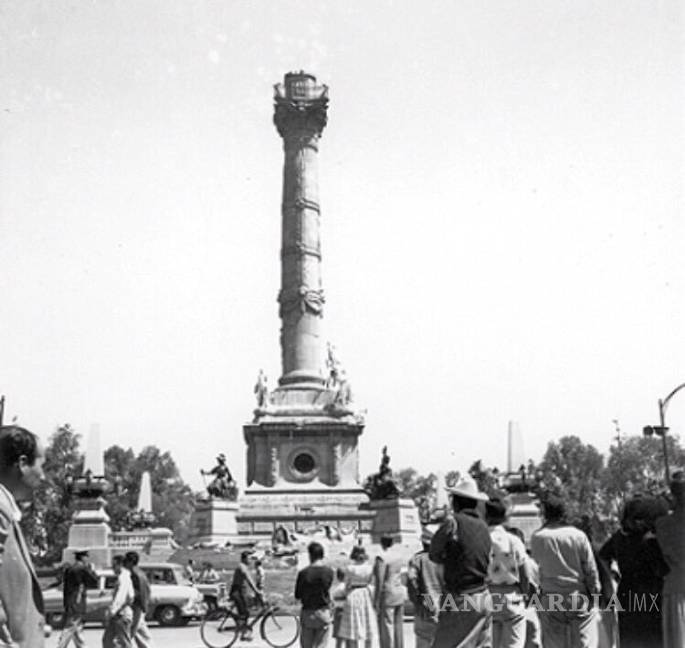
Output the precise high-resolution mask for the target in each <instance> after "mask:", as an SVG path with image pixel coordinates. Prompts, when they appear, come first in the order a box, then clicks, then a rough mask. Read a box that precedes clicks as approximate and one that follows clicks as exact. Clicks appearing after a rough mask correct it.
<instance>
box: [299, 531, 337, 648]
mask: <svg viewBox="0 0 685 648" xmlns="http://www.w3.org/2000/svg"><path fill="white" fill-rule="evenodd" d="M307 552H308V553H309V565H308V566H307V567H305V568H304V569H302V570H301V571H300V572H299V573H298V574H297V581H296V583H295V598H296V599H297V600H298V601H300V602H301V603H302V612H301V615H300V621H301V624H302V629H301V632H300V645H301V646H302V648H325V647H326V646H327V645H328V639H329V636H330V632H331V628H332V625H333V615H332V611H331V607H332V605H331V595H330V589H331V585H332V584H333V570H332V569H331V568H330V567H328V566H326V565H324V564H323V558H324V550H323V546H322V545H320V544H319V543H318V542H312V543H310V544H309V546H308V547H307Z"/></svg>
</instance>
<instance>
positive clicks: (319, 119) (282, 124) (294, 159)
mask: <svg viewBox="0 0 685 648" xmlns="http://www.w3.org/2000/svg"><path fill="white" fill-rule="evenodd" d="M274 98H275V112H274V124H275V125H276V128H277V130H278V133H279V135H280V136H281V137H282V138H283V149H284V154H285V155H284V157H285V160H284V165H283V202H282V206H281V211H282V245H281V291H280V294H279V296H278V302H279V304H280V309H279V314H280V317H281V358H282V365H283V373H282V376H281V378H280V380H279V383H280V385H281V386H282V387H288V386H295V385H300V386H306V385H307V384H309V385H321V384H323V382H324V379H323V377H322V375H321V361H322V357H323V356H322V344H321V336H320V328H321V318H322V316H323V303H324V295H323V289H322V285H321V241H320V223H319V218H320V209H319V191H318V173H317V154H318V150H319V149H318V145H319V138H320V137H321V133H322V131H323V129H324V127H325V126H326V119H327V114H326V111H327V106H328V88H327V87H326V86H324V85H317V83H316V78H315V77H313V76H312V75H310V74H305V73H304V72H297V73H290V74H286V75H285V79H284V82H283V84H278V85H277V86H275V97H274Z"/></svg>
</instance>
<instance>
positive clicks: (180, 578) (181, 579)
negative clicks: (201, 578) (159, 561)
mask: <svg viewBox="0 0 685 648" xmlns="http://www.w3.org/2000/svg"><path fill="white" fill-rule="evenodd" d="M174 574H175V576H176V582H177V583H178V584H179V585H192V583H191V582H190V579H189V578H188V577H187V576H186V575H185V574H184V573H183V569H182V568H181V567H174Z"/></svg>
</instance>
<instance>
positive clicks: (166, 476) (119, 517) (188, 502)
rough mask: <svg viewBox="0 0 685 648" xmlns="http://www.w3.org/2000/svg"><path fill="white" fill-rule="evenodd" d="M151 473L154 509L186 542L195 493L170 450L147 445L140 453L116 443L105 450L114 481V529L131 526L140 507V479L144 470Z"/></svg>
mask: <svg viewBox="0 0 685 648" xmlns="http://www.w3.org/2000/svg"><path fill="white" fill-rule="evenodd" d="M146 471H147V472H149V473H150V483H151V487H152V509H153V511H155V512H156V515H157V524H158V525H159V526H165V527H168V528H170V529H171V530H172V531H173V532H174V536H175V537H176V539H177V541H179V542H181V543H182V542H184V541H185V540H186V538H187V537H188V533H189V520H190V514H191V513H192V508H193V493H192V491H191V489H190V487H189V486H188V485H187V484H185V483H184V482H183V480H182V479H181V476H180V473H179V470H178V467H177V466H176V463H175V462H174V460H173V458H172V457H171V454H170V453H169V452H161V451H160V450H159V448H157V447H156V446H146V447H145V448H143V449H142V450H141V452H140V453H139V454H138V456H137V457H136V455H135V454H134V452H133V450H131V449H130V448H129V449H127V450H124V449H123V448H121V447H120V446H112V447H110V448H108V449H107V450H106V451H105V476H106V477H107V479H108V480H109V481H110V483H111V484H113V487H112V489H111V490H110V492H109V493H108V494H107V495H106V498H105V499H106V500H107V512H108V513H109V516H110V525H111V526H112V529H113V530H117V531H119V530H122V529H126V528H128V524H129V520H130V514H131V513H133V512H134V511H135V510H136V508H137V506H138V496H139V494H140V482H141V478H142V475H143V473H144V472H146Z"/></svg>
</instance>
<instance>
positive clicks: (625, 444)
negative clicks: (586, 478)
mask: <svg viewBox="0 0 685 648" xmlns="http://www.w3.org/2000/svg"><path fill="white" fill-rule="evenodd" d="M666 443H667V448H668V456H669V460H670V462H671V465H682V464H683V463H685V449H683V447H682V446H681V445H680V441H679V439H678V437H675V436H673V435H668V436H667V437H666ZM664 472H665V471H664V454H663V442H662V440H661V439H660V438H658V437H645V436H629V437H624V438H622V439H621V443H620V445H619V444H618V443H615V444H613V445H612V446H611V448H610V449H609V458H608V460H607V470H606V472H605V473H604V474H603V479H602V487H603V489H604V491H605V493H606V496H607V498H608V500H609V501H610V502H611V504H612V507H613V513H614V515H615V516H616V518H619V517H620V514H621V508H622V507H623V504H624V502H625V500H627V499H629V498H630V497H632V496H633V495H637V494H639V493H642V494H650V495H659V494H661V493H665V492H668V488H667V484H666V483H665V479H664Z"/></svg>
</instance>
